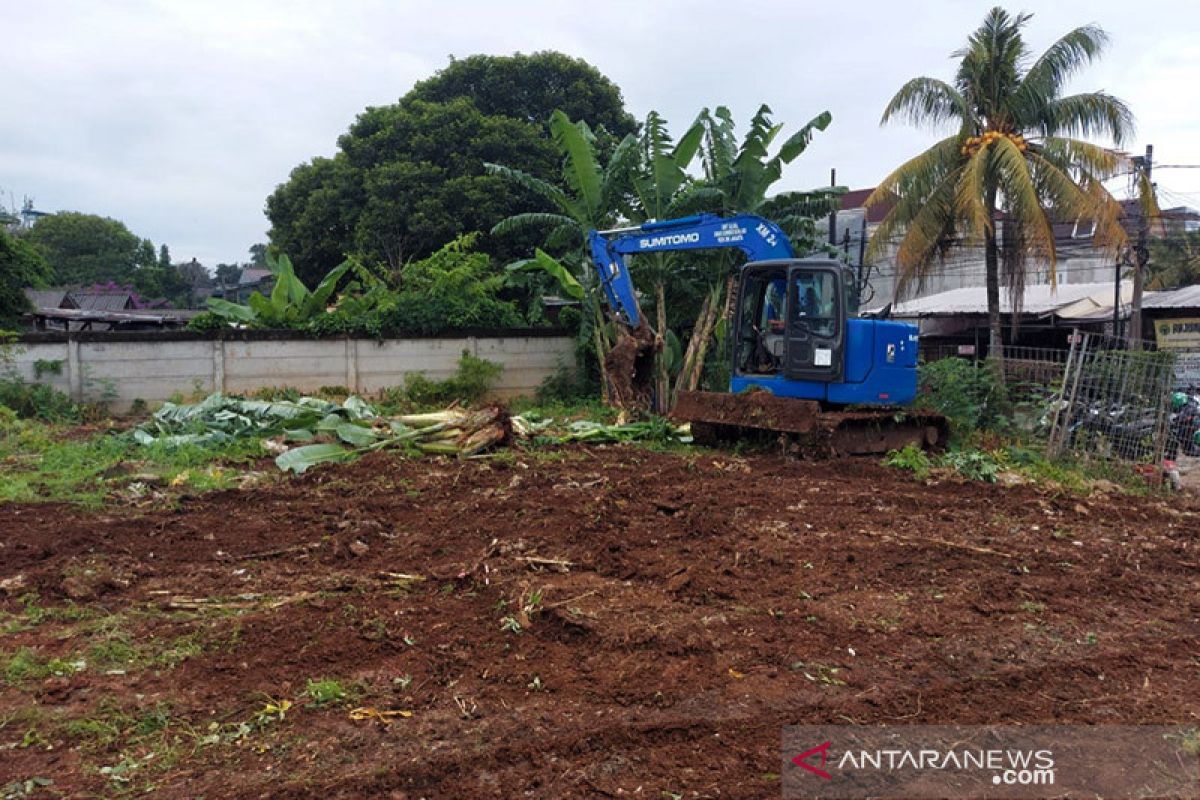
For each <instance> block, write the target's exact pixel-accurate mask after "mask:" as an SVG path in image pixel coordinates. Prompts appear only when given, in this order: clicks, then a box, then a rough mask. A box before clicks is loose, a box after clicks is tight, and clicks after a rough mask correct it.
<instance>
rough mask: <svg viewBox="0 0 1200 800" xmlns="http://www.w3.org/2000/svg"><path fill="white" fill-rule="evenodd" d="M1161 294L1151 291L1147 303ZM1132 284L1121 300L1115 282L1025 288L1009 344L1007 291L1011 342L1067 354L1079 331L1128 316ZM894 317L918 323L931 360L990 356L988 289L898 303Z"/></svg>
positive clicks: (891, 311) (1104, 328) (1003, 300)
mask: <svg viewBox="0 0 1200 800" xmlns="http://www.w3.org/2000/svg"><path fill="white" fill-rule="evenodd" d="M1156 294H1157V293H1155V292H1147V293H1146V294H1145V299H1146V301H1149V300H1150V299H1151V298H1153V297H1154V296H1155V295H1156ZM1132 299H1133V282H1132V281H1130V280H1123V281H1121V285H1120V297H1119V298H1118V297H1117V287H1116V286H1114V285H1113V284H1112V283H1106V282H1098V283H1069V284H1059V285H1058V286H1057V287H1056V288H1053V289H1052V288H1051V287H1050V285H1049V284H1044V283H1043V284H1034V285H1032V286H1027V287H1025V294H1024V298H1023V302H1022V304H1021V313H1020V315H1019V317H1020V318H1019V320H1018V322H1019V326H1018V329H1019V338H1018V339H1017V340H1016V341H1015V342H1014V341H1012V340H1011V336H1012V331H1011V327H1010V320H1011V314H1012V303H1011V301H1010V299H1009V297H1008V294H1007V293H1006V292H1001V294H1000V311H1001V314H1002V315H1003V316H1004V329H1005V330H1004V332H1005V336H1006V338H1007V339H1009V341H1007V342H1006V343H1007V344H1019V345H1020V346H1022V347H1029V348H1039V349H1051V350H1065V349H1067V348H1068V346H1069V343H1070V335H1071V333H1072V332H1073V331H1075V330H1084V331H1090V332H1094V333H1110V332H1111V330H1112V325H1113V317H1114V308H1116V316H1117V318H1118V319H1123V318H1126V317H1128V316H1129V303H1130V301H1131V300H1132ZM887 314H888V316H889V318H891V319H897V320H903V321H906V322H912V323H913V324H915V325H916V326H917V328H918V330H919V332H920V336H921V350H922V352H923V353H924V354H925V356H926V358H927V359H932V358H938V357H942V356H946V355H961V356H978V357H983V356H985V355H986V354H987V345H988V333H989V332H988V314H987V289H986V288H985V287H983V286H967V287H961V288H958V289H949V290H947V291H944V292H939V293H937V294H932V295H924V296H922V297H917V298H914V299H912V300H906V301H902V302H899V303H894V304H892V305H891V307H890V308H888V309H887Z"/></svg>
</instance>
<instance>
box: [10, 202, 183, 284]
mask: <svg viewBox="0 0 1200 800" xmlns="http://www.w3.org/2000/svg"><path fill="white" fill-rule="evenodd" d="M22 238H24V239H25V240H27V241H28V242H29V243H30V244H31V245H32V246H33V247H34V248H36V249H37V250H38V251H39V252H40V253H41V254H42V255H43V256H44V257H45V259H46V261H47V262H48V263H49V265H50V282H51V283H53V284H55V285H60V286H93V285H108V284H115V285H118V286H132V287H133V288H134V289H136V290H137V292H138V293H139V294H140V295H142V296H143V297H146V298H148V299H159V298H164V299H167V300H170V301H171V302H174V303H184V304H186V300H187V297H188V291H189V289H190V286H189V284H188V283H187V282H186V281H185V280H184V278H183V276H182V275H181V274H180V272H179V270H177V269H176V268H175V267H173V266H171V265H170V264H169V263H167V264H166V265H164V264H163V261H162V257H163V255H164V252H163V251H162V250H156V248H155V246H154V243H153V242H152V241H150V240H149V239H140V238H138V237H137V236H136V235H135V234H134V233H133V232H132V231H130V230H129V228H127V227H126V226H125V223H123V222H120V221H119V220H115V219H112V218H110V217H102V216H98V215H96V214H83V213H80V212H77V211H63V212H59V213H57V214H52V215H50V216H46V217H42V218H41V219H39V220H38V222H37V224H35V225H34V226H33V228H32V229H30V230H29V231H28V232H27V233H23V234H22ZM164 247H165V246H164Z"/></svg>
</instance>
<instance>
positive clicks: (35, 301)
mask: <svg viewBox="0 0 1200 800" xmlns="http://www.w3.org/2000/svg"><path fill="white" fill-rule="evenodd" d="M25 297H27V298H28V299H29V304H30V305H31V306H33V307H34V308H62V305H63V301H64V300H67V299H68V295H67V290H66V289H26V290H25ZM68 307H74V301H71V305H70V306H68Z"/></svg>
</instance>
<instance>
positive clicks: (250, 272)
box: [222, 267, 275, 305]
mask: <svg viewBox="0 0 1200 800" xmlns="http://www.w3.org/2000/svg"><path fill="white" fill-rule="evenodd" d="M273 288H275V275H274V274H273V273H272V272H271V270H269V269H267V268H266V267H246V268H245V269H244V270H242V275H241V277H240V278H238V282H237V285H236V286H223V287H222V292H223V294H224V296H225V299H226V300H228V301H230V302H231V303H240V304H242V305H245V304H246V302H247V301H248V300H249V299H250V295H252V294H254V293H255V292H258V293H260V294H264V295H269V294H270V293H271V290H272V289H273Z"/></svg>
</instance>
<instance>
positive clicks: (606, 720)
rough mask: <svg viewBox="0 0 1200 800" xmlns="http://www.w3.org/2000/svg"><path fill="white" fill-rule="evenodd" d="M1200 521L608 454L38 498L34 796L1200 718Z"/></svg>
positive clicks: (616, 765) (573, 786)
mask: <svg viewBox="0 0 1200 800" xmlns="http://www.w3.org/2000/svg"><path fill="white" fill-rule="evenodd" d="M1189 503H1190V505H1189ZM1195 503H1196V501H1195V500H1191V501H1179V500H1172V501H1170V502H1167V501H1164V500H1163V499H1158V498H1136V497H1126V496H1118V495H1105V494H1093V495H1091V496H1089V497H1081V496H1076V495H1070V494H1056V493H1052V492H1045V491H1041V490H1039V489H1037V488H1035V487H1030V486H1015V487H998V486H992V485H987V484H981V483H962V482H958V481H954V480H942V481H938V482H934V483H932V484H929V485H926V484H921V483H918V482H916V481H914V480H913V479H912V478H911V477H909V476H908V475H907V474H905V473H901V472H897V471H895V470H889V469H885V468H883V467H880V466H878V465H877V463H876V461H875V460H861V459H860V460H840V461H833V462H825V463H804V462H799V461H794V460H787V459H784V458H780V457H775V456H768V455H756V456H749V457H738V456H735V455H733V454H731V453H728V452H720V451H711V452H696V453H689V454H665V453H654V452H650V451H647V450H645V449H640V448H635V447H609V448H591V449H585V448H574V449H570V448H568V449H564V450H561V451H555V452H552V453H542V454H538V455H514V456H510V457H504V458H493V459H490V460H486V461H472V462H467V463H457V462H452V461H440V460H428V459H427V460H423V461H410V462H405V461H401V460H397V459H393V458H391V457H389V456H387V455H383V454H378V455H375V456H372V457H370V458H367V459H365V460H363V461H360V462H358V463H356V464H351V465H340V466H330V467H326V468H320V469H317V470H313V471H312V472H311V473H309V474H308V475H306V476H304V477H303V478H301V479H298V480H294V481H286V482H281V483H273V484H270V485H267V486H263V487H260V488H252V489H245V490H241V491H229V492H220V493H214V494H209V495H205V496H201V497H194V498H186V497H185V498H182V499H180V500H179V501H178V502H177V503H176V504H175V507H173V508H170V509H168V510H155V511H149V510H146V509H132V508H126V509H116V510H109V511H106V512H104V513H100V514H94V515H85V514H81V513H79V512H77V511H75V510H73V509H71V508H67V507H62V506H58V507H56V506H45V505H43V506H17V505H9V506H5V507H3V508H0V580H2V581H4V583H3V584H0V586H5V587H7V592H8V593H7V595H0V608H2V609H3V610H4V611H5V612H6V616H3V617H0V621H3V622H4V623H5V627H0V630H3V631H5V633H4V634H3V635H2V636H0V650H3V652H4V653H5V654H8V655H9V656H11V655H12V654H13V653H16V652H26V653H27V655H28V654H33V655H34V656H36V658H38V659H41V663H49V664H51V665H58V669H57V672H59V673H60V674H57V675H56V674H50V675H41V676H38V677H29V676H24V677H23V676H22V674H21V673H20V672H19V671H17V672H14V670H13V668H12V666H11V662H10V667H9V674H8V676H7V680H6V682H5V683H3V684H0V786H3V785H5V784H11V783H12V782H18V781H25V780H28V779H31V778H34V777H41V778H48V779H50V780H52V781H53V784H52V785H50V786H49V787H46V788H45V789H41V790H37V791H40V792H42V793H44V796H53V795H54V794H55V793H59V794H61V795H62V796H71V797H75V796H80V797H84V796H97V795H100V796H105V795H113V794H121V793H129V794H131V795H132V794H134V793H136V794H142V793H149V794H151V795H153V796H159V797H185V796H186V797H195V796H205V797H222V798H256V797H296V798H300V797H305V798H307V797H321V798H325V797H346V798H351V797H368V796H369V797H393V798H418V797H426V798H464V797H473V798H474V797H479V798H491V797H495V798H511V797H554V798H573V797H631V798H634V797H644V798H655V799H656V800H658V799H659V798H666V797H684V798H698V797H707V798H760V797H772V796H778V793H779V780H780V772H781V769H782V761H781V753H780V733H781V728H782V727H783V726H785V725H789V724H797V723H809V724H814V723H839V724H841V723H844V724H863V725H867V724H879V723H898V724H903V723H914V724H915V723H951V722H953V723H964V724H969V723H1018V722H1019V723H1035V722H1037V723H1086V724H1108V723H1164V724H1166V723H1172V724H1174V723H1183V724H1194V723H1197V722H1200V513H1198V512H1200V506H1197V505H1196V504H1195ZM114 643H115V644H116V645H121V647H123V648H124V649H121V647H116V646H115V644H114ZM22 648H27V649H28V650H27V651H22ZM53 658H57V659H59V660H58V661H50V659H53ZM106 659H107V660H106ZM80 661H83V662H84V663H83V664H82V665H81V664H80V663H79V662H80ZM63 664H74V665H75V666H73V667H70V668H63V667H62V665H63ZM75 669H78V670H79V671H75V672H73V671H74V670H75ZM51 671H52V672H53V671H55V670H54V669H52V670H51ZM72 672H73V674H72ZM322 679H327V680H332V681H337V682H338V684H337V685H339V686H340V687H342V688H343V689H345V691H346V696H345V697H342V696H340V695H338V696H335V697H333V698H329V697H326V698H320V697H319V696H318V697H314V696H313V695H314V694H317V695H319V692H316V691H307V690H308V688H309V682H310V681H319V680H322ZM321 699H323V700H324V702H319V701H320V700H321ZM285 700H286V701H290V703H292V705H291V706H290V707H289V708H287V709H286V711H285V712H283V713H280V709H281V707H282V706H283V705H284V701H285ZM356 709H357V710H358V713H357V714H353V713H352V711H354V710H356ZM363 709H368V710H365V711H364V710H363ZM370 709H373V710H375V711H377V712H380V715H373V714H372V713H371V711H370ZM388 711H404V712H411V716H404V715H399V714H396V715H392V716H383V715H382V712H388ZM356 716H357V717H365V718H358V719H356V718H354V717H356Z"/></svg>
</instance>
